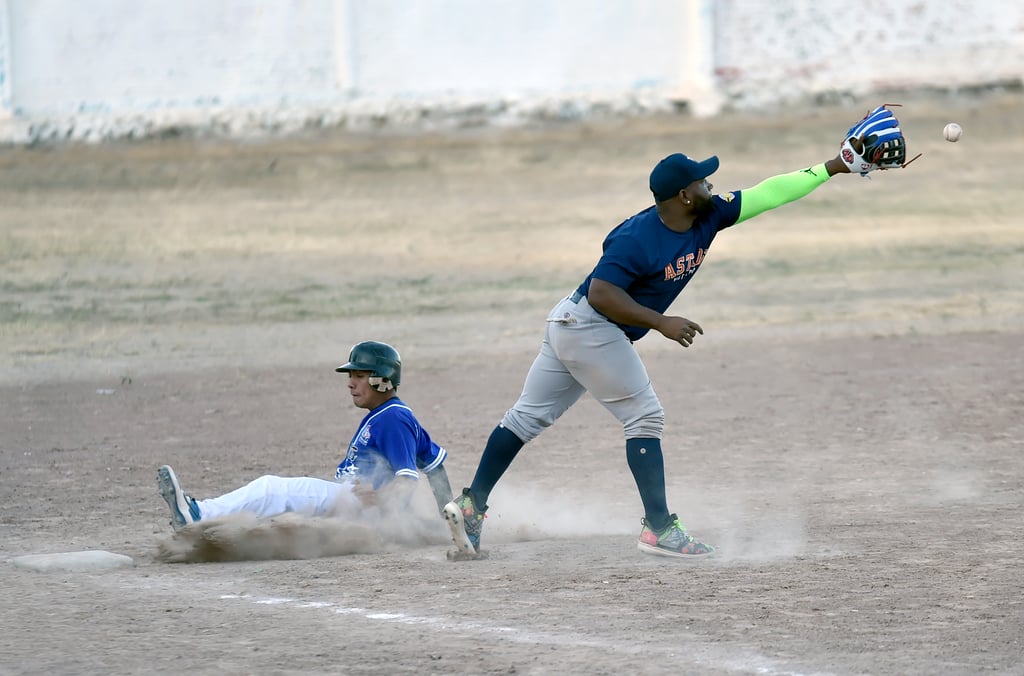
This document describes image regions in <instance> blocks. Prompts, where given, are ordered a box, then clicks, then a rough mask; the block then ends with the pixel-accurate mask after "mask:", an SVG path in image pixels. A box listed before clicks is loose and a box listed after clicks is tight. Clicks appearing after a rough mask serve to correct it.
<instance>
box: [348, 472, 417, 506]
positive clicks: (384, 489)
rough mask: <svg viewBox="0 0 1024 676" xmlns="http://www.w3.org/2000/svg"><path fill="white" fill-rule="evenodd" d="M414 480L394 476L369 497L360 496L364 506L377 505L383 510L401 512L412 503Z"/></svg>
mask: <svg viewBox="0 0 1024 676" xmlns="http://www.w3.org/2000/svg"><path fill="white" fill-rule="evenodd" d="M416 481H417V480H416V479H414V478H412V477H408V476H396V477H395V478H394V479H392V480H391V481H389V482H388V483H386V484H384V485H383V486H381V487H380V488H378V489H376V490H373V491H372V494H371V495H366V496H361V497H362V500H363V504H364V505H366V506H371V505H377V506H378V507H380V508H381V509H385V510H398V511H403V510H406V509H408V508H409V505H410V504H411V503H412V496H413V493H415V492H416Z"/></svg>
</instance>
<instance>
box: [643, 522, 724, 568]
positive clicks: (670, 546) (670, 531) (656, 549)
mask: <svg viewBox="0 0 1024 676" xmlns="http://www.w3.org/2000/svg"><path fill="white" fill-rule="evenodd" d="M640 523H642V524H643V529H642V530H641V531H640V542H638V543H637V548H639V549H640V551H642V552H644V553H646V554H657V555H658V556H673V557H676V558H679V559H696V558H704V557H707V556H709V555H711V554H714V553H715V548H714V547H712V546H711V545H706V544H704V543H703V542H699V541H698V540H694V539H693V538H692V537H690V535H689V534H688V533H687V532H686V527H685V526H683V524H681V523H680V522H679V517H677V516H676V515H675V514H672V515H670V516H669V525H668V526H666V527H665V529H664V530H662V531H661V532H657V533H656V532H655V531H654V530H653V529H652V528H651V527H650V526H648V525H647V519H641V520H640Z"/></svg>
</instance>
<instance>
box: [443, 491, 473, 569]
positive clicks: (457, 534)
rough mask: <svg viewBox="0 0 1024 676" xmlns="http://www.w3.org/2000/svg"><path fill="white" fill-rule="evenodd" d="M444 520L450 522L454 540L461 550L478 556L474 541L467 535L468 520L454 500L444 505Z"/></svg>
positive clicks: (449, 526) (469, 554)
mask: <svg viewBox="0 0 1024 676" xmlns="http://www.w3.org/2000/svg"><path fill="white" fill-rule="evenodd" d="M444 520H445V521H446V522H448V529H449V530H450V531H451V532H452V542H454V543H455V546H456V547H458V549H459V551H460V552H462V553H463V554H466V555H468V556H472V557H476V555H477V551H476V547H474V546H473V543H472V542H470V541H469V536H468V535H466V522H465V518H464V517H463V515H462V510H461V509H460V508H459V506H458V505H457V504H456V503H455V501H454V500H453V501H452V502H449V503H448V504H447V505H445V506H444Z"/></svg>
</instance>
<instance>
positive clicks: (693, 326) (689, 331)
mask: <svg viewBox="0 0 1024 676" xmlns="http://www.w3.org/2000/svg"><path fill="white" fill-rule="evenodd" d="M658 331H659V332H660V333H661V335H663V336H665V337H666V338H668V339H669V340H674V341H676V342H677V343H679V344H680V345H682V346H683V347H690V345H692V344H693V339H694V338H696V337H697V334H698V333H699V334H700V335H702V336H703V335H704V329H702V328H700V324H698V323H697V322H691V321H690V320H689V319H687V318H686V317H665V319H664V321H662V322H661V325H660V326H658Z"/></svg>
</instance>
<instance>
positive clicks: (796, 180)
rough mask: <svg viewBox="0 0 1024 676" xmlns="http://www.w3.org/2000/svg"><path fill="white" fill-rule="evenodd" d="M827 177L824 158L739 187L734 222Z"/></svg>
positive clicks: (799, 193)
mask: <svg viewBox="0 0 1024 676" xmlns="http://www.w3.org/2000/svg"><path fill="white" fill-rule="evenodd" d="M828 179H829V175H828V171H827V170H826V169H825V163H824V162H822V163H821V164H816V165H814V166H813V167H808V168H807V169H801V170H800V171H793V172H790V173H788V174H779V175H778V176H772V177H771V178H766V179H765V180H763V181H761V182H760V183H758V184H757V185H755V186H754V187H753V188H747V189H746V190H743V191H741V195H742V201H741V202H740V217H739V218H738V219H736V222H737V223H742V222H743V221H745V220H747V219H748V218H753V217H754V216H757V215H758V214H763V213H764V212H766V211H769V210H770V209H774V208H776V207H781V206H782V205H783V204H788V203H789V202H792V201H794V200H798V199H800V198H801V197H804V196H806V195H809V194H810V193H811V191H812V190H814V189H815V188H817V187H818V186H819V185H821V184H822V183H824V182H825V181H827V180H828Z"/></svg>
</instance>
